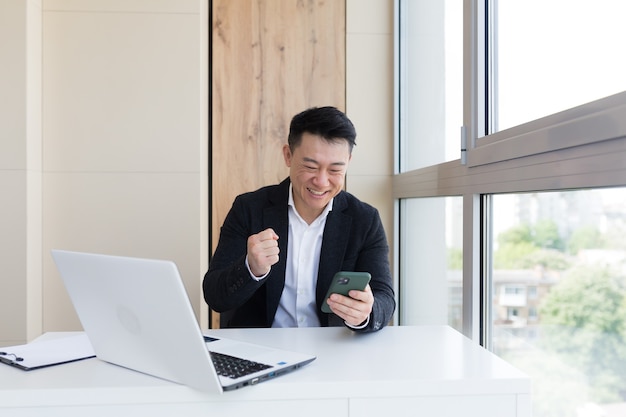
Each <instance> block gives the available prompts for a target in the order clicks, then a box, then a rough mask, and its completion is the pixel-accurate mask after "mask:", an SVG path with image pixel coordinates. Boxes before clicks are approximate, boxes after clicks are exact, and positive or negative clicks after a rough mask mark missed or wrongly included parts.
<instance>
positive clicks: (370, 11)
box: [346, 0, 394, 259]
mask: <svg viewBox="0 0 626 417" xmlns="http://www.w3.org/2000/svg"><path fill="white" fill-rule="evenodd" d="M393 3H394V2H393V0H348V1H347V4H346V11H347V21H346V31H347V36H346V44H347V45H346V55H347V57H346V84H347V90H346V112H347V114H348V116H349V117H350V119H351V120H352V122H353V123H354V125H355V127H356V130H357V146H356V147H355V148H354V151H353V157H352V161H351V162H350V169H349V171H348V178H347V181H346V189H347V191H349V192H351V193H352V194H354V195H356V196H357V197H359V198H360V199H362V200H364V201H367V202H368V203H370V204H372V205H373V206H375V207H376V208H378V210H379V211H380V215H381V217H382V220H383V224H384V226H385V231H386V232H387V239H388V240H389V244H390V245H392V244H393V206H394V205H393V198H392V194H391V179H392V175H393V158H394V155H393V149H394V147H393V135H394V128H393V113H394V106H393V103H394V102H393V99H394V92H393ZM392 253H393V245H392ZM392 259H393V258H392Z"/></svg>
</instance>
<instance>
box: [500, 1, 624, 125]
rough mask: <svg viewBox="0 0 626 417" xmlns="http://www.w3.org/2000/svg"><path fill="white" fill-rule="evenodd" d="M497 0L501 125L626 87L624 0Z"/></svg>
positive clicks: (610, 93)
mask: <svg viewBox="0 0 626 417" xmlns="http://www.w3.org/2000/svg"><path fill="white" fill-rule="evenodd" d="M493 4H495V5H496V13H495V16H496V19H497V23H496V25H497V29H496V31H497V33H496V34H495V36H496V37H497V39H496V40H495V43H494V45H493V47H492V51H493V52H494V59H495V68H496V71H497V74H496V75H495V79H496V80H497V81H496V83H497V85H494V88H495V90H494V93H495V100H496V101H495V103H496V106H495V108H496V109H497V110H496V112H497V115H495V116H496V119H497V121H496V123H497V129H496V130H502V129H506V128H509V127H512V126H515V125H518V124H521V123H525V122H528V121H530V120H534V119H538V118H540V117H544V116H547V115H549V114H553V113H557V112H559V111H562V110H565V109H568V108H571V107H575V106H578V105H581V104H584V103H587V102H590V101H594V100H597V99H600V98H603V97H606V96H609V95H612V94H616V93H619V92H621V91H624V90H626V77H625V76H624V74H626V54H624V52H623V49H624V46H623V44H624V39H626V25H625V24H624V16H625V15H626V2H625V1H623V0H594V1H588V0H584V1H582V0H525V1H508V0H505V1H497V0H496V1H494V3H493ZM496 45H497V46H496ZM491 133H493V132H491Z"/></svg>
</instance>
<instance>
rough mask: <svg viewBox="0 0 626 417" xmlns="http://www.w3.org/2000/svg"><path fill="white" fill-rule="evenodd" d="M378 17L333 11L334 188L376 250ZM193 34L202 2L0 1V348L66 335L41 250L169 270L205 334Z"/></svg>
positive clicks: (384, 131) (382, 203)
mask: <svg viewBox="0 0 626 417" xmlns="http://www.w3.org/2000/svg"><path fill="white" fill-rule="evenodd" d="M392 11H393V1H391V0H367V1H362V0H348V2H347V13H348V20H347V32H348V33H347V66H348V68H347V112H348V114H349V116H350V117H351V118H352V119H353V121H354V122H355V124H356V126H357V131H358V135H359V137H358V140H359V143H358V145H357V148H356V149H355V155H354V159H353V163H352V165H351V169H350V172H349V178H348V190H349V191H351V192H353V193H354V194H356V195H357V196H359V197H361V198H363V199H364V200H366V201H368V202H370V203H372V204H374V205H376V206H377V207H378V208H379V209H380V211H381V215H382V216H383V220H384V222H385V226H386V228H387V231H388V234H389V239H390V241H391V240H392V238H393V236H392V233H391V232H392V230H393V229H392V227H393V210H392V207H393V204H392V201H391V194H390V191H391V186H390V184H391V174H392V159H393V142H392V138H393V127H392V113H393V106H392V103H393V92H392V86H393V82H392V76H391V72H392V67H393V62H392V45H393V41H392V36H391V33H392ZM27 16H30V17H29V18H27ZM207 22H208V19H207V2H206V1H202V0H162V1H158V2H156V1H142V0H124V1H122V0H118V1H113V0H43V2H40V1H37V0H32V1H30V0H29V1H24V0H4V1H2V2H0V37H1V39H2V40H3V41H2V42H0V69H1V72H0V74H1V76H0V91H2V94H1V95H0V133H1V135H0V187H1V190H2V205H0V227H1V232H0V256H1V258H0V259H1V262H2V263H1V265H0V268H1V273H0V288H2V291H0V314H2V317H3V319H2V320H1V321H0V345H2V344H13V343H20V342H24V341H26V340H30V339H32V338H34V337H36V336H38V335H39V334H40V333H41V332H45V331H59V330H73V329H77V328H79V324H78V322H77V319H76V316H75V314H74V312H73V309H72V307H71V305H70V303H69V300H68V298H67V295H66V294H65V290H64V288H63V287H62V283H61V282H60V279H59V277H58V274H57V272H56V268H55V267H54V265H53V263H52V260H51V258H50V255H49V252H50V249H52V248H64V249H70V250H85V251H96V252H105V253H112V254H120V255H128V256H141V257H152V258H164V259H172V260H174V261H175V262H176V263H177V264H178V266H179V268H180V270H181V273H182V275H183V278H184V281H185V285H186V287H187V290H188V292H189V295H190V299H191V301H192V304H193V306H194V309H195V311H196V314H197V315H198V317H199V318H200V319H201V324H202V325H203V326H206V324H207V314H206V305H205V304H204V302H203V301H202V296H201V289H200V283H201V279H202V275H203V274H204V271H205V270H206V266H207V265H206V262H207V253H208V249H207V248H208V238H207V230H208V204H207V203H208V202H207V188H208V182H207V180H208V171H207V170H208V162H207V154H208V149H207V140H206V138H207V126H208V116H207V115H208V109H207V103H208V97H207V91H208V83H207V81H208V80H207V78H206V76H207V73H208V71H207V51H208V43H207V42H208V35H207V33H208V28H207ZM41 33H43V37H41V36H39V34H41ZM27 34H28V35H29V36H26V35H27ZM38 39H43V43H42V44H39V43H38V41H37V40H38ZM40 80H43V85H40V84H41V81H40ZM40 109H41V110H40ZM149 296H150V293H149V289H147V291H146V297H149ZM7 317H9V318H10V320H9V319H7Z"/></svg>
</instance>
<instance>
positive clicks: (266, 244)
mask: <svg viewBox="0 0 626 417" xmlns="http://www.w3.org/2000/svg"><path fill="white" fill-rule="evenodd" d="M278 252H279V250H278V235H277V234H276V233H275V232H274V230H272V229H265V230H263V231H262V232H259V233H257V234H256V235H251V236H250V237H248V265H249V266H250V271H251V272H252V273H253V274H254V276H257V277H261V276H263V275H265V274H267V273H268V272H269V271H270V268H271V266H272V265H274V264H275V263H276V262H278Z"/></svg>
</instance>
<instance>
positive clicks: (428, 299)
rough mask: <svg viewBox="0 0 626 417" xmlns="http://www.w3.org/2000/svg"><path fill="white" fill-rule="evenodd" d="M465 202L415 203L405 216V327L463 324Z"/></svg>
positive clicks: (405, 204) (404, 208)
mask: <svg viewBox="0 0 626 417" xmlns="http://www.w3.org/2000/svg"><path fill="white" fill-rule="evenodd" d="M461 204H462V201H461V199H460V198H458V197H446V198H411V199H405V200H402V202H401V207H400V210H401V212H402V213H404V216H403V221H402V231H401V236H402V238H401V240H402V243H401V247H402V248H411V250H410V252H408V251H403V252H402V253H401V255H400V276H401V277H403V279H402V281H401V283H400V287H401V288H402V290H401V292H400V297H401V304H402V305H403V306H404V308H402V309H401V310H400V323H401V324H424V323H428V324H433V323H437V324H448V325H450V326H451V327H453V328H455V329H458V330H461V329H462V325H463V322H462V319H463V297H462V295H463V281H462V277H461V273H462V270H461V268H462V264H463V261H462V259H463V249H462V242H461V236H462V217H461V215H462V211H461Z"/></svg>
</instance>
